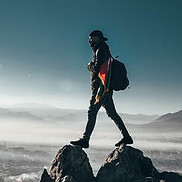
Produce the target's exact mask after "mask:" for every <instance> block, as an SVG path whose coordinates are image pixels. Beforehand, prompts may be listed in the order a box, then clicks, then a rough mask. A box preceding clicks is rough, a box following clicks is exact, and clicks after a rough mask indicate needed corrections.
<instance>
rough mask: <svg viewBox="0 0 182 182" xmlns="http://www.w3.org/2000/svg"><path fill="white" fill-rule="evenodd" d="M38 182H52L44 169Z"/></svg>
mask: <svg viewBox="0 0 182 182" xmlns="http://www.w3.org/2000/svg"><path fill="white" fill-rule="evenodd" d="M40 182H54V180H53V179H52V178H51V177H50V176H49V174H48V173H47V170H46V169H44V172H43V174H42V176H41V179H40Z"/></svg>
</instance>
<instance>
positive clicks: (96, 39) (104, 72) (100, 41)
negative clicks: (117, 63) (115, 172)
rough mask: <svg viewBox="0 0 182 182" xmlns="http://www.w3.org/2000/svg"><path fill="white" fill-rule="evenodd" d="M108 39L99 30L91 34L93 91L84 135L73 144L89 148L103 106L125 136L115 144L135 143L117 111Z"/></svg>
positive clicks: (72, 142) (90, 65) (90, 64)
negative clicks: (111, 86) (112, 85)
mask: <svg viewBox="0 0 182 182" xmlns="http://www.w3.org/2000/svg"><path fill="white" fill-rule="evenodd" d="M107 40H108V38H106V37H104V35H103V33H102V32H101V31H99V30H94V31H92V32H91V33H90V35H89V45H90V47H91V48H92V51H93V58H92V61H91V62H90V63H89V64H88V66H87V69H88V70H89V71H90V72H91V92H92V93H91V99H90V105H89V108H88V121H87V124H86V128H85V132H84V133H83V136H82V137H81V138H80V139H78V140H76V141H71V142H70V143H71V144H73V145H79V146H81V147H83V148H89V140H90V137H91V134H92V132H93V129H94V126H95V123H96V117H97V113H98V111H99V109H100V108H101V106H103V107H104V108H105V110H106V113H107V115H108V116H109V117H110V118H111V119H112V120H113V121H114V122H115V124H116V125H117V127H118V128H119V130H120V131H121V133H122V135H123V138H122V139H121V140H120V141H119V142H118V143H116V144H115V146H116V147H117V146H120V145H122V144H132V143H133V140H132V138H131V136H130V135H129V133H128V131H127V129H126V127H125V125H124V123H123V120H122V119H121V117H120V116H119V115H118V113H117V112H116V109H115V106H114V102H113V98H112V96H113V89H112V88H110V85H111V81H112V80H111V67H112V56H111V53H110V50H109V46H108V44H107V43H106V41H107Z"/></svg>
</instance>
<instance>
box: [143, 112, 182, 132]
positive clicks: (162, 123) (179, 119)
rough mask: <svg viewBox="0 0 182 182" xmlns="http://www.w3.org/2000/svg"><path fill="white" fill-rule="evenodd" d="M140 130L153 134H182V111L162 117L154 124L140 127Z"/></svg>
mask: <svg viewBox="0 0 182 182" xmlns="http://www.w3.org/2000/svg"><path fill="white" fill-rule="evenodd" d="M140 129H141V130H145V131H146V130H148V131H150V130H151V131H153V132H155V131H156V132H182V110H180V111H178V112H175V113H168V114H165V115H162V116H160V117H159V118H158V119H156V120H155V121H154V122H151V123H148V124H143V125H140Z"/></svg>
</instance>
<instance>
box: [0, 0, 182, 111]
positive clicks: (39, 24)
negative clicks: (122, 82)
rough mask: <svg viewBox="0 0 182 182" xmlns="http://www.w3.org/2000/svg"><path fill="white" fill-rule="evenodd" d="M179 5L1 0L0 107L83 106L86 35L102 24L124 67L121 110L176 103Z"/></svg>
mask: <svg viewBox="0 0 182 182" xmlns="http://www.w3.org/2000/svg"><path fill="white" fill-rule="evenodd" d="M181 9H182V1H181V0H97V1H96V0H92V1H90V0H77V1H75V0H54V1H51V0H16V1H14V0H0V107H2V108H5V107H7V108H8V107H9V106H12V105H16V104H21V103H35V104H36V103H39V104H48V105H52V106H55V107H59V108H63V109H68V108H69V109H70V108H71V109H87V108H88V106H89V99H90V95H91V91H90V73H89V72H88V71H87V69H86V67H87V64H88V62H90V60H91V59H92V51H91V49H90V47H89V45H88V35H89V33H90V32H91V31H92V30H95V29H99V30H101V31H102V32H103V33H104V35H105V36H106V37H108V41H107V43H108V45H109V47H110V50H111V53H112V55H113V56H119V60H120V61H122V62H124V63H125V65H126V67H127V70H128V77H129V80H130V89H127V90H125V91H120V92H115V93H114V101H115V105H116V109H117V111H118V112H123V113H135V114H137V113H143V114H165V113H168V112H176V111H178V110H181V109H182V95H181V93H182V84H181V78H182V71H181V69H182V44H181V42H182V34H181V32H182V21H181V20H182V11H181Z"/></svg>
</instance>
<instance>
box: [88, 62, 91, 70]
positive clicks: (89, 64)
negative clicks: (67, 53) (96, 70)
mask: <svg viewBox="0 0 182 182" xmlns="http://www.w3.org/2000/svg"><path fill="white" fill-rule="evenodd" d="M87 69H88V71H91V63H88V65H87Z"/></svg>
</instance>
